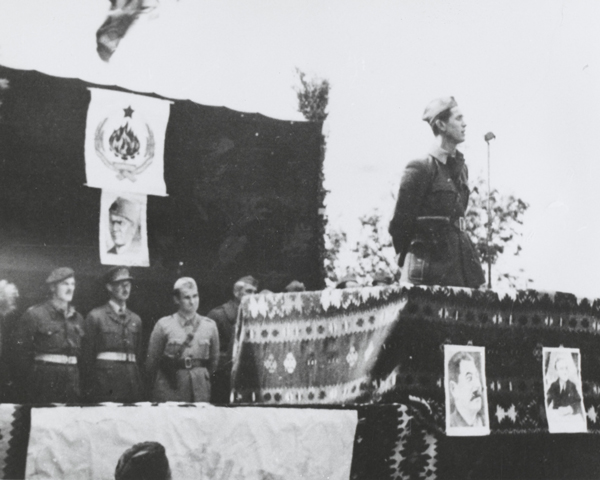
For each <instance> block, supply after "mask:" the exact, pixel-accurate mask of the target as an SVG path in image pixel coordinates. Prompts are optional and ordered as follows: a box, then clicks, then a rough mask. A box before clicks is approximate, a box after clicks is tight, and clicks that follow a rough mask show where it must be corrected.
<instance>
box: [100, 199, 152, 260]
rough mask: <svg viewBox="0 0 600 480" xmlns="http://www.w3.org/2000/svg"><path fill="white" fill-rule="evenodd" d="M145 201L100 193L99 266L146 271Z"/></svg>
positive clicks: (147, 258) (147, 256)
mask: <svg viewBox="0 0 600 480" xmlns="http://www.w3.org/2000/svg"><path fill="white" fill-rule="evenodd" d="M146 203H147V197H146V196H145V195H138V194H132V193H128V194H124V193H119V192H110V191H107V190H102V197H101V199H100V228H99V231H100V241H99V244H100V263H102V264H103V265H127V266H137V267H149V266H150V257H149V254H148V232H147V228H146Z"/></svg>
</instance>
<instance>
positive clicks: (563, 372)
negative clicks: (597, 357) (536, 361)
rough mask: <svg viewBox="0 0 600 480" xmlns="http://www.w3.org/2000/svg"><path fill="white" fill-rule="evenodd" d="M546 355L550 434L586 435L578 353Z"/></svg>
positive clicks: (554, 351) (557, 350)
mask: <svg viewBox="0 0 600 480" xmlns="http://www.w3.org/2000/svg"><path fill="white" fill-rule="evenodd" d="M546 350H547V351H546V352H544V353H545V355H544V360H545V361H544V365H545V372H544V373H545V378H544V385H545V392H544V393H545V395H546V417H547V418H548V427H549V430H550V432H573V431H576V432H579V431H586V430H587V426H586V420H585V414H584V412H585V410H584V406H583V394H582V390H581V378H580V368H579V358H580V357H579V351H578V350H577V349H565V348H548V349H546Z"/></svg>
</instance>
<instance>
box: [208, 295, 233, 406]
mask: <svg viewBox="0 0 600 480" xmlns="http://www.w3.org/2000/svg"><path fill="white" fill-rule="evenodd" d="M239 305H240V304H239V302H238V301H236V300H233V299H232V300H229V301H228V302H227V303H224V304H223V305H220V306H218V307H216V308H213V309H212V310H211V311H210V312H208V314H207V317H208V318H212V319H213V320H214V321H215V322H216V323H217V329H218V330H219V341H220V344H221V352H220V357H219V367H218V369H217V371H216V373H215V378H214V382H213V403H229V392H230V391H231V368H232V359H231V356H232V351H233V339H234V335H235V324H236V321H237V316H238V310H239Z"/></svg>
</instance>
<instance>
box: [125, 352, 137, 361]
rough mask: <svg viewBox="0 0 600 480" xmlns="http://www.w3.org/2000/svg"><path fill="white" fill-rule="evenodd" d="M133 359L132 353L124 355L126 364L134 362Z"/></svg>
mask: <svg viewBox="0 0 600 480" xmlns="http://www.w3.org/2000/svg"><path fill="white" fill-rule="evenodd" d="M133 357H134V355H133V353H126V354H125V359H126V360H127V361H128V362H135V359H134V358H133Z"/></svg>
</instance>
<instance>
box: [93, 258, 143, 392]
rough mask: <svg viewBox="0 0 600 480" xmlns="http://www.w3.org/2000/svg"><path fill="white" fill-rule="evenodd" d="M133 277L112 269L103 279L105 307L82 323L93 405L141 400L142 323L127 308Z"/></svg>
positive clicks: (125, 271) (94, 312)
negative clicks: (106, 300)
mask: <svg viewBox="0 0 600 480" xmlns="http://www.w3.org/2000/svg"><path fill="white" fill-rule="evenodd" d="M132 281H133V277H132V276H131V274H130V273H129V269H128V268H127V267H114V268H111V269H110V270H109V271H108V272H107V274H106V275H105V276H104V284H105V287H106V290H107V291H108V294H109V300H108V303H106V304H105V305H102V306H101V307H98V308H95V309H94V310H92V311H91V312H90V313H88V315H87V317H86V319H85V331H86V337H85V338H86V342H85V344H86V348H85V352H86V355H89V360H88V362H87V364H88V365H89V366H90V375H89V377H88V379H87V380H88V382H87V390H88V395H89V399H90V400H91V401H94V402H124V403H134V402H140V401H142V400H144V398H143V392H144V390H143V382H142V376H141V368H140V367H141V366H142V365H143V364H142V356H141V353H142V320H141V319H140V317H139V316H138V315H136V314H135V313H133V312H132V311H131V310H129V309H128V308H127V300H128V299H129V296H130V295H131V286H132Z"/></svg>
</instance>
